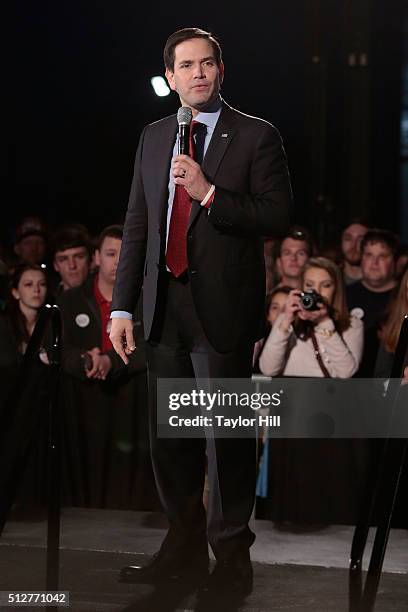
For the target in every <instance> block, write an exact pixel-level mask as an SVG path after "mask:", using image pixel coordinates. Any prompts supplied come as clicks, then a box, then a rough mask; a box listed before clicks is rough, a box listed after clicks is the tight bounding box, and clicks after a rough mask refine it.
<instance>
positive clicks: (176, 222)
mask: <svg viewBox="0 0 408 612" xmlns="http://www.w3.org/2000/svg"><path fill="white" fill-rule="evenodd" d="M200 125H202V124H200V123H199V122H198V121H192V122H191V128H190V146H189V153H190V157H192V158H193V159H194V140H193V135H194V131H195V130H196V129H197V127H198V126H200ZM190 211H191V198H190V196H189V195H188V193H187V191H186V190H185V189H184V187H183V186H182V185H176V188H175V190H174V200H173V207H172V211H171V219H170V227H169V235H168V238H167V251H166V264H167V267H168V268H169V270H170V271H171V272H172V274H173V275H174V276H176V277H177V276H180V275H181V274H183V272H185V270H187V267H188V261H187V228H188V220H189V218H190Z"/></svg>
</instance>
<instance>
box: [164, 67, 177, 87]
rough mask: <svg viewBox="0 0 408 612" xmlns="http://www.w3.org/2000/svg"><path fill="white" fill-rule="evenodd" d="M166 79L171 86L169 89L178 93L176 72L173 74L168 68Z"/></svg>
mask: <svg viewBox="0 0 408 612" xmlns="http://www.w3.org/2000/svg"><path fill="white" fill-rule="evenodd" d="M165 74H166V79H167V82H168V84H169V87H170V89H171V90H172V91H176V83H175V81H174V72H172V71H171V70H170V69H169V68H166V72H165Z"/></svg>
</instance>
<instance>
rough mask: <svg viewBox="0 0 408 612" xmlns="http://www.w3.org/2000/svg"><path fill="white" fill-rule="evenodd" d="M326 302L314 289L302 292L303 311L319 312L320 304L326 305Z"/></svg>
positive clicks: (301, 303)
mask: <svg viewBox="0 0 408 612" xmlns="http://www.w3.org/2000/svg"><path fill="white" fill-rule="evenodd" d="M324 303H325V300H324V298H323V297H322V296H321V295H320V293H317V291H315V290H314V289H310V290H309V291H302V292H301V294H300V305H301V306H302V308H303V310H319V306H318V304H324Z"/></svg>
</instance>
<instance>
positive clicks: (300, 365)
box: [259, 257, 363, 378]
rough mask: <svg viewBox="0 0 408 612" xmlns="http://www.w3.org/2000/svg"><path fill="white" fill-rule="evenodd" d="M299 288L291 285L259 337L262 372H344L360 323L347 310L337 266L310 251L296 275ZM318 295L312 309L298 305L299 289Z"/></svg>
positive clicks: (351, 368) (359, 346) (356, 355)
mask: <svg viewBox="0 0 408 612" xmlns="http://www.w3.org/2000/svg"><path fill="white" fill-rule="evenodd" d="M301 286H302V291H299V290H297V289H294V290H292V291H291V292H290V293H289V296H288V298H287V300H286V304H285V308H284V311H283V313H282V314H280V315H279V316H278V318H277V319H276V321H275V324H274V326H273V328H272V331H271V333H270V335H269V337H268V339H267V341H266V343H265V346H264V349H263V351H262V354H261V357H260V360H259V365H260V369H261V372H262V373H263V374H266V375H267V376H279V375H282V376H314V377H320V376H321V377H323V376H325V377H335V378H349V377H351V376H353V374H354V373H355V372H356V371H357V369H358V366H359V363H360V360H361V356H362V351H363V324H362V322H361V320H360V319H358V318H356V317H354V316H351V315H350V313H349V312H348V310H347V305H346V300H345V292H344V281H343V278H342V275H341V271H340V269H339V267H338V266H337V265H336V264H335V263H334V262H333V261H331V260H330V259H327V258H325V257H312V258H311V259H309V260H308V262H307V263H306V265H305V267H304V269H303V271H302V276H301ZM311 290H313V291H315V292H316V293H317V294H319V296H320V298H319V301H318V303H317V307H316V309H314V310H307V309H305V308H304V306H302V299H301V298H302V292H310V291H311Z"/></svg>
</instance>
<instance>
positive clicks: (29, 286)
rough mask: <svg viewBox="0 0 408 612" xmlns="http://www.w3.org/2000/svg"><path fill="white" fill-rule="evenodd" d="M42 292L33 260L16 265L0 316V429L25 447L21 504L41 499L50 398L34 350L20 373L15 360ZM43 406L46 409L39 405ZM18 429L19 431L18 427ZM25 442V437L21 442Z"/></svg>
mask: <svg viewBox="0 0 408 612" xmlns="http://www.w3.org/2000/svg"><path fill="white" fill-rule="evenodd" d="M46 297H47V279H46V275H45V272H44V270H43V269H42V268H41V267H40V266H38V265H35V264H23V265H21V266H19V267H18V268H16V270H15V272H14V274H13V276H12V278H11V282H10V286H9V289H8V294H7V300H6V310H5V313H4V314H3V315H2V316H1V317H0V337H1V343H0V385H1V389H2V393H1V397H0V419H1V424H2V433H3V435H5V436H7V438H8V440H10V439H11V438H10V436H12V437H15V440H13V443H14V444H15V445H16V446H18V447H19V448H20V446H19V445H21V444H22V443H23V441H24V440H28V439H30V440H31V441H32V442H31V443H30V445H29V446H27V447H26V448H24V449H23V448H21V452H24V453H25V468H24V472H23V473H22V474H21V481H20V478H18V475H17V477H16V482H18V483H19V488H18V492H17V495H16V500H15V501H18V502H19V503H20V504H23V506H31V505H32V504H34V505H36V506H38V505H41V504H42V503H43V502H44V498H45V497H44V496H45V487H46V459H45V458H46V448H47V429H46V415H47V406H48V403H49V396H48V384H47V382H48V368H47V366H46V365H44V363H46V360H45V359H44V358H42V354H41V353H40V354H39V359H35V360H34V362H33V363H32V364H30V366H31V367H30V369H29V370H25V371H24V372H25V373H23V372H22V370H21V369H20V363H21V362H22V360H23V355H24V353H25V351H26V349H27V344H28V342H29V340H30V338H31V336H32V333H33V331H34V328H35V325H36V323H37V321H38V318H39V316H40V310H41V308H42V307H43V306H44V304H45V301H46ZM44 407H45V410H44ZM19 432H21V433H19ZM24 444H25V442H24Z"/></svg>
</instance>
